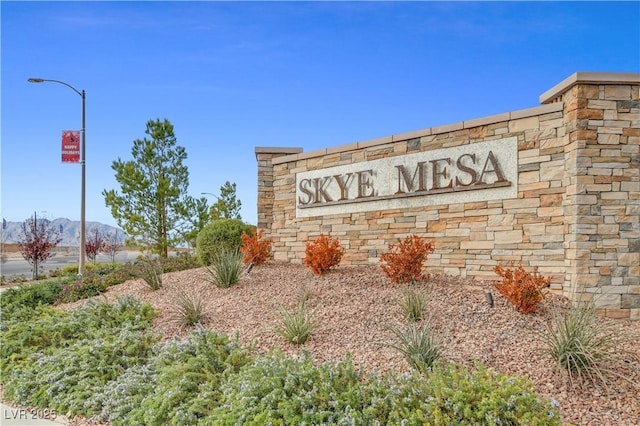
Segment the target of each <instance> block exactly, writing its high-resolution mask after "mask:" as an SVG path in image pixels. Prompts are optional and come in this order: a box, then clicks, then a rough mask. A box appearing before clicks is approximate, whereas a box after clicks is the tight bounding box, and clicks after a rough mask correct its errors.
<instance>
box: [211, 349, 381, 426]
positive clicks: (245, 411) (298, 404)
mask: <svg viewBox="0 0 640 426" xmlns="http://www.w3.org/2000/svg"><path fill="white" fill-rule="evenodd" d="M363 377H364V376H363V374H362V373H361V372H359V371H357V370H356V369H355V368H354V367H353V364H352V362H351V360H350V359H348V358H347V359H346V360H344V361H341V362H337V363H327V364H321V365H318V366H316V365H314V362H313V359H312V358H311V357H310V356H309V355H308V354H307V353H305V354H304V355H303V357H301V358H300V359H295V358H290V357H286V356H284V355H283V354H282V353H281V352H277V351H276V352H272V353H270V354H268V355H266V356H261V357H259V358H256V359H255V360H254V362H252V363H251V364H248V365H247V366H246V367H245V368H243V369H242V370H241V371H240V372H239V374H237V375H235V376H233V377H231V380H230V381H228V382H226V383H224V384H223V385H222V389H221V393H222V394H223V395H224V399H223V400H222V401H221V404H220V406H219V407H218V408H216V409H215V410H214V411H213V412H212V413H211V415H210V417H209V418H208V419H207V420H209V419H211V420H213V421H214V422H215V421H217V422H219V424H237V425H240V424H241V425H247V426H248V425H256V426H257V425H268V424H273V425H302V424H307V425H338V424H345V425H346V424H375V423H366V422H362V421H359V422H355V420H356V419H357V420H361V419H362V418H363V417H364V416H363V414H362V409H363V408H364V407H365V405H366V395H365V389H364V387H363V386H362V385H361V380H362V379H363ZM349 420H351V422H350V421H349ZM205 424H206V422H205Z"/></svg>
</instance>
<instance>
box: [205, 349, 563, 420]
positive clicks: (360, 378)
mask: <svg viewBox="0 0 640 426" xmlns="http://www.w3.org/2000/svg"><path fill="white" fill-rule="evenodd" d="M220 391H221V393H222V394H223V395H224V399H223V400H222V401H221V403H220V406H219V407H217V408H216V409H215V410H213V411H212V412H211V414H210V415H209V416H208V417H205V418H204V419H203V422H202V424H216V425H218V424H220V425H222V424H225V425H226V424H242V425H247V426H248V425H256V426H257V425H264V424H280V425H287V424H338V425H340V424H356V425H405V424H406V425H424V424H430V425H442V426H445V425H446V426H448V425H487V426H493V425H497V424H502V425H513V426H515V425H540V426H543V425H545V426H546V425H560V424H561V422H560V417H559V414H558V412H557V410H556V409H555V408H554V407H552V405H551V404H550V403H549V402H547V401H545V400H541V399H539V398H538V397H537V396H536V394H535V393H533V391H532V390H531V384H530V383H529V382H528V381H526V380H524V379H516V378H512V377H508V376H504V375H499V374H495V373H493V372H492V371H489V370H487V369H485V368H484V367H483V366H482V365H480V364H479V365H478V366H477V371H475V372H471V371H469V370H466V369H465V368H462V367H460V368H458V367H455V366H454V365H448V366H446V367H444V368H441V367H440V366H438V365H434V368H432V370H431V371H430V372H429V373H428V374H426V375H424V374H420V373H418V372H414V373H412V374H409V375H400V374H394V373H390V374H386V375H383V376H378V375H374V374H371V375H365V374H363V373H362V372H360V371H356V370H355V368H354V367H353V364H352V362H351V361H350V359H349V358H346V359H344V360H342V361H340V362H337V363H327V364H321V365H317V366H316V365H314V363H313V360H312V359H311V358H310V357H309V356H304V357H303V358H301V359H293V358H288V357H285V356H283V355H282V354H280V353H277V352H276V353H272V354H270V355H268V356H263V357H259V358H256V359H255V360H254V362H253V363H251V364H248V365H247V366H246V367H244V368H243V369H242V370H241V371H240V373H239V374H237V375H233V376H231V380H230V381H228V382H226V383H224V384H223V385H222V387H221V389H220Z"/></svg>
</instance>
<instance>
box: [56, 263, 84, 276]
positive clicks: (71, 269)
mask: <svg viewBox="0 0 640 426" xmlns="http://www.w3.org/2000/svg"><path fill="white" fill-rule="evenodd" d="M87 266H89V265H85V268H86V267H87ZM62 275H78V265H65V266H63V267H62Z"/></svg>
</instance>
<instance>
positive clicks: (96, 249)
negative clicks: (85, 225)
mask: <svg viewBox="0 0 640 426" xmlns="http://www.w3.org/2000/svg"><path fill="white" fill-rule="evenodd" d="M105 244H106V241H105V238H104V236H103V235H102V234H101V233H100V231H99V230H97V229H96V230H95V232H93V234H91V236H89V238H88V239H87V241H86V243H85V245H84V247H85V252H86V254H87V257H88V258H89V260H91V261H92V262H93V263H96V256H98V253H100V252H101V251H102V250H104V248H105Z"/></svg>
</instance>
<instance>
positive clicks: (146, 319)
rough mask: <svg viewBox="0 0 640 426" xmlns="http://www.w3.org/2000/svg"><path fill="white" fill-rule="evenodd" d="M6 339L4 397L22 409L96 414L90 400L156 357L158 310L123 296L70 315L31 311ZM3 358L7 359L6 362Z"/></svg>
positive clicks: (49, 310) (16, 324) (4, 345)
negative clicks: (153, 328) (153, 327)
mask: <svg viewBox="0 0 640 426" xmlns="http://www.w3.org/2000/svg"><path fill="white" fill-rule="evenodd" d="M30 314H31V316H35V317H33V318H31V320H30V321H29V322H26V321H14V322H13V324H11V325H10V326H9V327H8V328H9V331H10V332H9V333H3V335H2V343H3V344H2V351H3V357H2V358H3V368H2V370H3V378H2V379H3V383H4V385H5V388H4V391H5V396H6V397H7V398H9V399H11V400H13V401H16V402H18V403H19V404H21V405H26V406H34V407H46V408H50V409H54V410H57V411H59V412H63V413H67V414H70V415H74V414H93V412H92V411H91V410H89V411H87V410H88V407H87V405H86V402H87V400H88V399H89V398H90V397H91V396H92V395H93V394H94V393H95V392H97V391H99V390H100V389H102V387H103V386H104V385H105V383H107V382H108V381H110V380H114V379H116V378H117V377H118V376H119V375H121V374H122V372H123V371H125V370H126V369H128V368H130V367H133V366H136V365H139V364H144V363H145V362H146V361H147V359H148V358H149V357H150V356H151V355H152V349H153V347H154V345H153V344H154V343H155V341H156V337H155V336H154V335H153V334H152V333H151V331H150V330H151V324H152V320H153V318H154V316H155V315H156V314H155V311H154V310H153V308H152V307H151V306H150V305H148V304H141V303H140V302H139V301H137V300H136V299H134V298H131V297H125V298H121V299H119V300H118V301H117V302H116V303H114V304H107V303H105V302H95V303H90V304H88V305H87V306H84V307H81V308H78V309H76V310H75V311H73V312H72V313H68V312H60V311H54V310H53V309H50V308H38V309H37V310H31V312H30ZM5 355H6V356H7V358H6V359H5Z"/></svg>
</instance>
